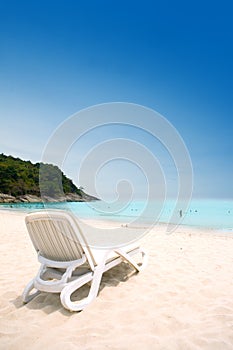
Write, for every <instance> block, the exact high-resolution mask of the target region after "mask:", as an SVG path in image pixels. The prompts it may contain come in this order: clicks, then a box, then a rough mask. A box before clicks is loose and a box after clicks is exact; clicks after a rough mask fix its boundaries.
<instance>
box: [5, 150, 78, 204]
mask: <svg viewBox="0 0 233 350" xmlns="http://www.w3.org/2000/svg"><path fill="white" fill-rule="evenodd" d="M0 192H1V193H5V194H9V195H11V196H15V197H17V196H22V195H26V194H31V195H36V196H38V197H40V195H41V194H42V195H47V196H50V197H53V198H55V197H59V196H61V195H62V194H63V195H64V194H68V193H73V194H78V195H80V196H81V197H82V195H83V194H84V193H83V191H82V190H81V189H78V188H77V187H76V186H75V185H74V183H73V182H72V180H70V179H69V178H67V177H66V176H65V175H64V174H63V173H62V171H61V170H60V169H59V168H58V167H57V166H54V165H52V164H43V163H36V164H32V163H31V162H30V161H24V160H22V159H20V158H14V157H12V156H6V155H4V154H0Z"/></svg>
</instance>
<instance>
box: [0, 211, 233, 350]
mask: <svg viewBox="0 0 233 350" xmlns="http://www.w3.org/2000/svg"><path fill="white" fill-rule="evenodd" d="M24 217H25V214H24V213H15V212H9V211H4V210H2V211H0V249H1V254H0V259H1V283H0V315H1V316H0V317H1V321H0V334H1V338H0V349H7V350H17V349H33V350H37V349H38V350H39V349H40V350H41V349H56V350H59V349H62V350H71V349H83V350H87V349H89V350H90V349H101V350H102V349H111V350H114V349H121V350H126V349H127V350H128V349H135V350H137V349H138V350H139V349H140V350H141V349H143V350H147V349H148V350H149V349H150V350H151V349H158V350H194V349H200V350H203V349H208V350H228V349H229V350H232V349H233V272H232V266H233V236H230V235H227V234H224V232H217V231H213V230H204V229H194V228H189V227H184V226H180V227H178V228H177V229H176V231H175V232H174V233H172V234H171V235H166V234H165V230H164V228H163V226H159V227H155V228H154V229H153V230H152V231H151V232H150V233H149V234H148V235H147V236H145V237H144V238H143V239H142V246H143V247H144V248H145V249H146V250H147V252H148V255H149V263H148V266H147V268H146V269H145V271H143V272H141V273H139V274H135V273H134V271H133V270H132V269H131V268H130V267H129V266H127V265H126V264H124V263H122V264H121V265H120V266H118V267H116V268H114V269H112V270H110V271H108V272H107V273H105V275H104V277H103V279H102V283H101V288H100V292H99V295H98V297H97V298H96V300H95V301H94V302H93V303H92V304H91V305H90V306H89V307H88V308H86V309H85V310H84V311H83V312H79V313H70V312H69V311H67V310H65V309H64V308H63V307H62V305H61V303H60V299H59V295H57V294H45V293H42V294H40V295H39V296H38V297H36V298H35V299H34V300H33V301H31V302H30V303H28V304H27V305H23V303H22V297H21V295H22V291H23V289H24V287H25V285H26V284H27V283H28V281H29V280H30V279H31V278H32V277H34V275H35V273H36V272H37V269H38V267H39V264H38V262H37V257H36V254H35V251H34V249H33V247H32V243H31V241H30V238H29V236H28V233H27V231H26V227H25V224H24ZM99 224H100V225H106V222H105V223H104V222H103V223H99ZM107 225H109V224H107ZM119 225H120V223H119Z"/></svg>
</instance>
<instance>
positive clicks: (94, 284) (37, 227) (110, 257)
mask: <svg viewBox="0 0 233 350" xmlns="http://www.w3.org/2000/svg"><path fill="white" fill-rule="evenodd" d="M25 221H26V226H27V229H28V232H29V235H30V238H31V240H32V243H33V245H34V248H35V250H36V251H37V254H38V260H39V262H40V264H41V266H40V269H39V271H38V273H37V275H36V277H35V278H33V279H32V280H31V281H30V282H29V283H28V285H27V286H26V288H25V290H24V292H23V302H24V303H27V302H29V301H30V300H31V299H33V298H34V297H35V296H37V295H38V294H39V293H40V292H51V293H60V299H61V303H62V305H63V306H64V307H65V308H66V309H68V310H70V311H81V310H83V309H84V308H85V307H86V306H88V305H89V304H90V303H91V302H92V301H93V300H94V299H95V298H96V296H97V294H98V291H99V286H100V282H101V278H102V275H103V273H104V272H106V271H108V270H109V269H111V268H112V267H114V266H117V265H119V264H120V263H121V262H122V261H124V262H127V263H128V264H130V265H131V266H132V267H133V268H134V269H135V270H136V271H137V272H139V271H141V270H142V269H143V268H144V267H145V265H146V263H147V255H146V254H145V252H144V251H143V250H142V249H141V248H140V247H139V245H137V244H135V243H134V244H132V245H127V246H124V247H121V248H119V249H118V248H117V249H110V248H109V249H100V248H98V247H96V248H93V247H91V246H90V245H89V244H88V241H87V238H86V237H85V233H84V232H82V230H81V229H80V226H79V224H78V222H77V220H76V218H75V217H74V216H73V215H72V214H71V213H69V212H68V211H61V210H42V211H39V212H36V213H31V214H28V215H27V216H26V219H25ZM138 254H140V256H141V263H140V264H138V263H136V261H135V260H134V257H135V256H136V255H138ZM88 282H90V284H91V286H90V289H89V294H88V296H87V297H86V298H85V299H83V300H79V301H72V300H71V295H72V294H73V293H74V292H75V291H76V290H78V289H79V288H80V287H82V286H83V285H85V284H87V283H88Z"/></svg>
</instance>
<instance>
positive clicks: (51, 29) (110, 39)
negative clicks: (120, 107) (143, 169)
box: [0, 0, 233, 198]
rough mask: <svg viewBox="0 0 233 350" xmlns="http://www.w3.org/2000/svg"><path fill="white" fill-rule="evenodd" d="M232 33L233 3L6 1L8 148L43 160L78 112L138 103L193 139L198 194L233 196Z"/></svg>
mask: <svg viewBox="0 0 233 350" xmlns="http://www.w3.org/2000/svg"><path fill="white" fill-rule="evenodd" d="M232 39H233V5H232V1H225V0H223V1H221V3H219V2H215V1H214V2H213V1H199V0H198V1H195V2H187V1H176V2H174V1H164V2H161V1H159V2H157V1H143V2H139V1H117V2H113V1H88V2H84V1H43V0H42V1H35V2H32V1H20V2H19V1H9V2H1V3H0V67H1V69H0V101H1V102H0V118H1V129H0V152H3V153H5V154H11V155H13V156H18V157H21V158H23V159H30V160H31V161H33V162H37V161H40V159H41V154H42V151H43V149H44V146H45V144H46V142H47V140H48V138H49V137H50V135H51V133H52V132H53V131H54V130H55V128H56V127H57V126H58V125H59V124H60V123H62V122H63V121H64V120H65V119H66V118H67V117H69V116H70V115H72V114H74V113H76V112H77V111H79V110H80V109H82V108H86V107H88V106H91V105H95V104H99V103H106V102H112V101H122V102H132V103H137V104H141V105H144V106H147V107H149V108H152V109H155V110H156V111H158V112H159V113H161V114H162V115H163V116H164V117H166V118H167V119H168V120H169V121H170V122H171V123H172V124H173V125H174V127H175V128H176V129H177V130H178V132H179V133H180V135H181V136H182V138H183V139H184V141H185V143H186V145H187V147H188V150H189V152H190V155H191V159H192V163H193V169H194V196H196V197H223V198H226V197H228V198H233V182H232V178H233V146H232V131H233V114H232V112H233V108H232V107H233V66H232V62H233V46H232V45H233V40H232ZM113 134H114V132H113ZM93 137H95V136H92V140H91V142H93ZM97 139H98V135H97ZM97 139H96V140H97ZM96 142H97V141H96ZM80 147H81V144H80ZM82 152H84V150H83V149H82V150H81V149H80V153H82ZM64 171H65V172H66V173H68V175H69V176H71V177H73V173H72V171H71V168H70V167H69V166H68V167H67V169H64ZM111 171H112V173H113V172H114V170H113V169H111V167H110V168H109V172H110V173H111ZM130 171H132V169H131V170H130ZM107 176H109V173H106V177H107ZM140 179H141V177H140V176H138V181H140ZM80 185H83V186H84V187H86V184H85V183H84V184H80ZM111 186H112V184H111V183H110V184H109V188H108V190H111ZM135 186H136V184H135ZM87 191H88V188H87Z"/></svg>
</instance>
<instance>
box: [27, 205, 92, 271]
mask: <svg viewBox="0 0 233 350" xmlns="http://www.w3.org/2000/svg"><path fill="white" fill-rule="evenodd" d="M25 222H26V226H27V229H28V232H29V235H30V238H31V240H32V243H33V245H34V247H35V249H36V251H37V252H39V253H40V255H42V256H43V257H45V258H47V259H50V260H55V261H71V260H77V259H80V258H82V256H83V254H85V255H86V258H87V260H88V262H89V264H90V266H91V268H94V265H95V262H94V258H93V256H92V254H91V250H90V248H89V246H88V244H87V242H86V240H85V237H84V236H83V234H82V232H81V230H80V227H79V226H78V223H77V221H76V219H75V218H74V217H73V215H72V214H71V213H69V212H67V211H63V210H41V211H38V212H35V213H31V214H28V215H27V216H26V218H25Z"/></svg>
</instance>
